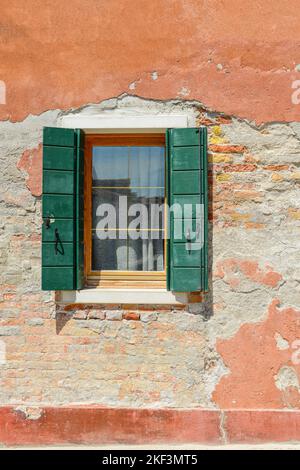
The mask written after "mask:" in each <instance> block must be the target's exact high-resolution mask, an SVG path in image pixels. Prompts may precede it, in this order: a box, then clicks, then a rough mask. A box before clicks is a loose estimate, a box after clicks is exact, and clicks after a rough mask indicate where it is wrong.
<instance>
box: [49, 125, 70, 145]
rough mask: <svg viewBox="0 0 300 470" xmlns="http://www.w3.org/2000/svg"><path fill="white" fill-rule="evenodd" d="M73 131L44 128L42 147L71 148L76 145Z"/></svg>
mask: <svg viewBox="0 0 300 470" xmlns="http://www.w3.org/2000/svg"><path fill="white" fill-rule="evenodd" d="M76 140H77V139H76V134H75V132H74V129H63V128H60V127H44V132H43V145H55V146H59V147H72V148H74V147H75V146H76V145H77V144H76Z"/></svg>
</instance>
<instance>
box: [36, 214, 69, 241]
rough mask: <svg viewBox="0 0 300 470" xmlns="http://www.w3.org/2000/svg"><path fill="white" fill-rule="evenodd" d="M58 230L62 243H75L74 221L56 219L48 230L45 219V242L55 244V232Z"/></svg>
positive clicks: (43, 228) (43, 234) (43, 229)
mask: <svg viewBox="0 0 300 470" xmlns="http://www.w3.org/2000/svg"><path fill="white" fill-rule="evenodd" d="M56 229H57V230H58V233H59V236H60V240H61V241H62V242H73V241H74V222H73V219H55V220H52V221H51V223H50V226H49V228H46V219H45V218H44V219H43V227H42V238H43V242H55V230H56Z"/></svg>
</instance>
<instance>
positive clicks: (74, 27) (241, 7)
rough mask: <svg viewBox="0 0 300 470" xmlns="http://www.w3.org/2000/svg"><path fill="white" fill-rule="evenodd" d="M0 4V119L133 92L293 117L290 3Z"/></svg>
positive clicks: (247, 114)
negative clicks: (1, 90) (2, 90)
mask: <svg viewBox="0 0 300 470" xmlns="http://www.w3.org/2000/svg"><path fill="white" fill-rule="evenodd" d="M0 10H1V23H0V50H1V66H0V80H1V81H3V82H4V84H5V86H6V105H5V106H0V119H10V120H13V121H16V120H23V119H24V118H25V117H26V116H27V115H28V114H34V115H36V114H40V113H43V112H45V111H46V110H49V109H56V108H57V109H65V110H68V109H70V108H76V107H79V106H82V105H85V104H87V103H95V102H100V101H102V100H104V99H107V98H109V97H111V96H120V95H121V94H123V93H131V94H133V95H138V96H144V97H146V98H152V99H174V98H181V99H189V100H192V99H197V100H198V101H200V102H202V103H203V104H204V105H205V106H206V107H208V108H210V109H211V110H216V111H218V112H224V113H227V114H230V115H233V116H239V117H243V118H248V119H251V120H255V121H256V122H263V121H298V120H299V115H300V114H299V106H297V105H295V104H292V99H291V97H292V93H293V91H295V92H296V90H293V89H292V85H293V82H295V81H296V80H299V79H300V66H299V63H300V58H299V57H300V41H299V39H300V30H299V20H300V11H299V2H298V1H297V0H282V1H280V2H278V1H274V0H255V1H253V0H252V1H250V0H246V1H245V0H230V1H227V2H224V1H222V0H209V1H199V0H163V1H161V0H152V1H151V2H149V1H148V0H138V1H132V0H110V1H109V2H100V1H98V0H73V2H72V6H70V3H69V2H66V1H65V2H63V1H61V0H53V1H51V2H45V1H44V0H31V1H26V2H20V1H19V0H11V1H10V2H7V1H6V0H1V1H0ZM298 87H299V84H298ZM297 96H298V98H299V94H298V95H297ZM299 101H300V98H299ZM1 102H2V100H1V96H0V103H1Z"/></svg>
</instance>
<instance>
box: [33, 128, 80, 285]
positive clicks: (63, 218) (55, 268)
mask: <svg viewBox="0 0 300 470" xmlns="http://www.w3.org/2000/svg"><path fill="white" fill-rule="evenodd" d="M78 135H79V136H80V138H78ZM82 149H83V133H82V132H81V131H77V130H74V129H62V128H50V127H46V128H44V132H43V197H42V215H43V226H42V289H43V290H73V289H79V288H82V287H83V280H82V279H81V278H83V161H84V159H83V150H82ZM79 158H80V162H79ZM79 174H80V177H79V176H78V175H79ZM78 227H79V229H78ZM81 242H82V244H81ZM79 246H80V254H79V255H78V250H79ZM78 263H80V266H79V264H78ZM79 271H80V276H79V275H78V272H79ZM79 278H80V279H81V281H80V282H79V283H78V279H79Z"/></svg>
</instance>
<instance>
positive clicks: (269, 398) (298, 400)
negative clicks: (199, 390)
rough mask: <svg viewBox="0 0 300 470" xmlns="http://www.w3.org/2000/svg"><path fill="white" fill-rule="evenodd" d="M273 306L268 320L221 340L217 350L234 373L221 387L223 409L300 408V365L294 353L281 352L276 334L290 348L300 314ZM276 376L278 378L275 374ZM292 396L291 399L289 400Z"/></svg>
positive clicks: (218, 395) (218, 396)
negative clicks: (276, 342)
mask: <svg viewBox="0 0 300 470" xmlns="http://www.w3.org/2000/svg"><path fill="white" fill-rule="evenodd" d="M279 304H280V301H279V299H275V300H273V301H272V302H271V304H270V305H269V309H268V317H267V319H266V320H264V321H262V322H260V323H254V324H244V325H242V326H241V328H240V329H239V330H238V332H237V333H236V335H235V336H234V337H232V338H230V339H228V340H219V341H218V342H217V350H218V352H219V354H220V355H221V357H222V359H223V361H224V363H225V365H226V366H227V367H228V369H229V371H230V373H229V374H228V375H226V376H223V377H222V379H221V380H220V382H219V384H218V385H217V387H216V389H215V391H214V393H213V400H214V402H215V403H217V404H218V405H219V406H220V407H221V408H226V407H227V408H230V407H232V408H261V407H264V408H282V407H285V406H286V404H287V400H288V403H289V406H292V407H294V408H297V409H298V408H300V394H299V389H298V385H297V386H295V384H298V383H299V379H300V365H293V364H292V360H291V355H292V350H291V349H290V348H289V349H285V350H279V349H278V348H277V346H276V344H275V342H274V335H275V333H276V332H279V334H280V335H281V336H282V337H283V338H286V339H287V341H288V342H289V344H291V343H292V341H293V340H294V339H295V335H296V334H297V331H298V332H299V325H300V317H299V315H300V311H299V310H295V309H293V308H283V309H279V308H278V306H279ZM274 373H275V374H274ZM287 393H288V397H287Z"/></svg>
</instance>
